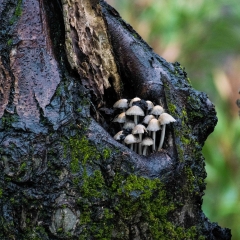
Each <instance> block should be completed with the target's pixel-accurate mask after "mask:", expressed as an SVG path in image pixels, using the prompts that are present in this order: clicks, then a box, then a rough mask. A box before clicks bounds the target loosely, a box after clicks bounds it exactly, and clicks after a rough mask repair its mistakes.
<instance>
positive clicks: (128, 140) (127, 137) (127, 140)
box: [124, 134, 140, 144]
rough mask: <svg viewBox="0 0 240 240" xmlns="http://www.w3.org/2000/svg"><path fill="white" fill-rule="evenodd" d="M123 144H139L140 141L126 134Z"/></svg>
mask: <svg viewBox="0 0 240 240" xmlns="http://www.w3.org/2000/svg"><path fill="white" fill-rule="evenodd" d="M124 142H125V143H126V144H133V143H139V142H140V139H139V138H137V137H135V136H134V135H132V134H128V135H127V136H126V137H125V139H124Z"/></svg>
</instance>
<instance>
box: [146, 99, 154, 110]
mask: <svg viewBox="0 0 240 240" xmlns="http://www.w3.org/2000/svg"><path fill="white" fill-rule="evenodd" d="M146 103H147V105H148V110H151V109H153V107H154V105H153V103H152V102H151V101H149V100H147V101H146Z"/></svg>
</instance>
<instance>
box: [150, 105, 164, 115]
mask: <svg viewBox="0 0 240 240" xmlns="http://www.w3.org/2000/svg"><path fill="white" fill-rule="evenodd" d="M163 112H164V109H163V107H161V106H160V105H156V106H154V107H153V109H152V111H151V114H154V115H160V114H162V113H163Z"/></svg>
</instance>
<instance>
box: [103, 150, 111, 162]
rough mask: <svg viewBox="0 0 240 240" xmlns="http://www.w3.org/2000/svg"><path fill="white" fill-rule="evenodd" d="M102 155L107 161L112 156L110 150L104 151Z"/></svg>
mask: <svg viewBox="0 0 240 240" xmlns="http://www.w3.org/2000/svg"><path fill="white" fill-rule="evenodd" d="M102 155H103V159H104V160H107V159H108V158H110V156H111V150H110V149H109V148H105V149H103V153H102Z"/></svg>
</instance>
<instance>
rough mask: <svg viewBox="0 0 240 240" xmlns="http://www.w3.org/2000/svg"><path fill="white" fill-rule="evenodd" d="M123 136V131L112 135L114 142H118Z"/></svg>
mask: <svg viewBox="0 0 240 240" xmlns="http://www.w3.org/2000/svg"><path fill="white" fill-rule="evenodd" d="M123 135H124V134H123V131H119V132H118V133H117V134H115V135H114V137H113V138H114V139H115V140H117V141H119V140H121V138H122V136H123Z"/></svg>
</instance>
